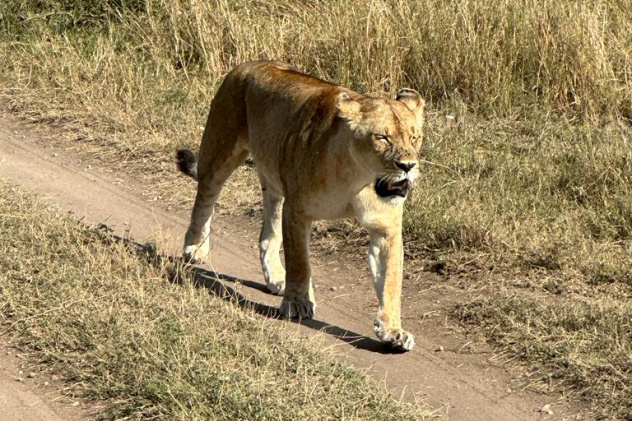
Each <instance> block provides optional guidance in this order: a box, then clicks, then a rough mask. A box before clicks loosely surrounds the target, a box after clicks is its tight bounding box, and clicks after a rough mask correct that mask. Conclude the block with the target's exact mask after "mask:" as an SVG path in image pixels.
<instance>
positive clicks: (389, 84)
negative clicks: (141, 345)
mask: <svg viewBox="0 0 632 421" xmlns="http://www.w3.org/2000/svg"><path fill="white" fill-rule="evenodd" d="M0 58H1V59H2V62H3V66H2V67H0V97H1V101H2V103H3V106H4V107H7V108H8V109H11V110H13V111H15V112H17V113H19V114H20V115H22V116H27V117H29V118H32V119H33V120H35V121H40V122H50V123H54V124H56V125H58V126H59V127H61V128H62V129H64V130H66V134H67V138H68V139H70V141H71V142H72V143H71V145H73V146H74V147H77V148H84V149H87V150H91V151H93V154H94V156H95V157H97V158H98V159H101V160H103V161H105V162H107V163H109V165H114V166H117V167H118V168H119V169H120V170H121V171H134V172H137V173H138V174H141V175H142V176H143V177H145V180H146V184H147V190H148V192H150V194H151V195H152V196H154V197H163V198H165V199H164V200H165V202H168V203H167V204H168V205H170V206H183V205H184V206H188V205H189V204H190V203H191V199H192V195H193V192H192V191H191V189H183V188H180V187H181V186H182V185H183V184H181V183H184V181H181V180H179V179H177V178H176V177H175V175H174V173H173V170H172V160H173V158H172V155H173V151H174V150H175V149H176V148H179V147H188V148H193V149H195V148H196V145H197V144H198V142H199V139H200V136H201V131H202V126H203V124H204V121H205V118H206V113H207V109H208V105H209V103H210V99H211V98H212V96H213V93H214V91H215V89H216V88H217V86H218V84H219V83H220V82H221V80H222V77H223V76H224V75H225V74H226V72H227V71H229V70H230V69H231V68H232V67H234V66H235V65H236V64H238V63H241V62H244V61H246V60H250V59H259V58H273V59H279V60H284V61H288V62H290V63H292V64H294V65H295V66H297V67H299V68H301V69H304V70H306V71H308V72H310V73H312V74H314V75H316V76H319V77H321V78H324V79H328V80H332V81H335V82H337V83H340V84H342V85H345V86H348V87H350V88H352V89H355V90H357V91H360V92H365V93H370V94H375V95H393V94H394V93H395V92H396V91H397V89H398V88H400V87H403V86H408V87H412V88H415V89H417V90H419V91H420V92H421V93H422V95H423V96H424V97H425V98H426V99H427V100H428V103H429V107H428V120H427V132H426V136H425V146H424V148H423V152H422V153H423V156H422V158H423V159H424V160H425V161H427V162H428V163H427V164H426V165H425V166H424V171H423V176H422V177H421V179H420V181H419V184H418V188H417V190H416V191H415V192H414V195H413V197H412V200H411V203H410V204H409V206H408V208H407V213H406V216H405V235H406V252H407V255H408V256H409V257H410V258H411V259H413V260H414V261H415V262H417V263H418V264H419V265H426V263H427V262H432V264H428V265H426V267H444V266H445V267H446V268H447V269H446V273H447V274H448V275H449V274H451V273H460V274H462V273H463V272H464V271H465V273H467V271H468V270H469V269H471V270H472V271H476V272H477V273H479V275H477V278H476V279H474V277H472V281H471V282H483V283H488V284H491V285H501V286H502V288H497V289H495V290H494V288H491V291H492V292H491V293H490V294H491V295H492V296H489V297H485V298H480V299H478V298H477V299H476V300H473V301H472V302H469V303H462V304H461V305H462V306H464V307H458V308H456V309H455V311H454V312H453V314H454V316H455V318H456V319H457V320H460V321H462V322H463V323H464V324H465V325H466V326H468V328H470V329H471V327H473V326H476V327H480V328H481V329H480V332H481V333H482V334H483V335H485V337H486V338H487V339H488V340H490V341H492V342H493V343H495V344H498V345H499V346H500V348H499V349H501V350H503V352H507V353H509V354H510V355H514V356H516V357H517V358H515V359H514V361H516V362H518V363H520V364H525V365H526V366H531V367H533V366H534V365H537V366H538V367H539V369H540V370H541V371H542V373H543V374H542V378H550V376H557V377H555V378H556V379H563V381H560V382H559V384H560V387H564V388H568V390H571V391H573V390H574V391H575V392H574V393H577V394H582V395H584V396H587V397H589V398H590V400H591V402H592V404H593V405H594V407H595V411H596V412H597V413H601V414H605V415H603V416H604V417H606V418H609V419H626V418H625V417H626V416H627V417H630V416H632V401H631V400H630V396H632V393H630V391H631V390H632V386H631V384H630V382H631V380H630V379H631V378H632V373H630V367H632V356H631V351H630V349H631V348H630V347H631V345H630V343H631V342H632V328H631V326H630V320H629V317H618V316H617V315H629V314H630V311H631V310H630V308H631V307H630V306H631V304H630V302H631V300H630V299H631V298H632V271H631V269H630V268H632V241H631V240H632V148H630V144H629V143H630V139H631V138H632V137H631V136H632V126H631V123H632V78H631V77H630V75H631V74H632V2H628V1H622V0H597V1H592V0H591V1H588V0H578V1H570V0H561V1H555V0H542V1H536V0H533V1H522V0H509V1H507V0H503V1H500V0H492V1H483V0H463V1H458V2H437V1H431V0H421V1H416V2H409V1H403V0H388V1H386V0H384V1H372V2H364V1H360V0H340V1H331V2H326V1H317V0H312V1H298V0H258V1H239V0H238V1H228V0H213V1H211V0H175V1H166V0H130V1H124V0H108V1H102V2H97V1H76V0H54V1H49V2H44V1H37V0H17V1H13V2H4V3H3V4H1V5H0ZM255 180H256V177H255V175H254V171H253V170H252V168H248V167H243V168H241V169H240V170H239V171H238V174H236V176H235V177H234V178H233V179H232V180H231V182H230V183H231V184H230V185H229V186H228V187H227V190H228V191H230V194H231V199H232V200H231V201H221V205H222V207H221V209H220V210H222V211H224V212H241V213H243V212H248V213H252V211H253V210H254V211H255V212H254V213H255V214H256V211H257V209H259V208H260V202H259V199H258V194H255V192H256V190H257V184H256V181H255ZM166 192H168V194H166ZM166 198H168V199H166ZM340 229H342V230H344V231H345V233H346V235H347V236H348V235H351V236H353V232H354V230H355V228H354V227H353V226H352V225H349V224H344V225H343V226H342V228H340V227H339V228H336V230H340ZM349 232H351V234H349ZM435 263H438V265H437V264H435ZM480 273H482V274H483V275H480ZM481 279H482V281H481ZM500 289H502V292H499V290H500ZM498 294H501V295H498ZM507 302H511V303H513V304H515V305H512V306H507V305H506V303H507ZM574 303H585V306H584V304H576V305H578V306H580V307H581V306H584V307H581V309H579V307H577V308H578V310H577V311H575V310H573V308H574V307H573V305H575V304H574ZM606 303H608V304H606ZM595 309H598V310H595ZM587 314H593V315H598V317H588V316H587ZM525 315H528V317H527V316H525ZM523 316H524V317H523ZM554 316H555V317H559V318H560V320H563V322H561V323H560V324H557V323H555V322H554V321H555V320H556V319H555V318H554ZM597 321H599V322H600V323H607V324H608V326H607V328H597V327H596V326H598V324H597ZM595 329H599V334H600V336H599V338H597V337H595V336H593V333H594V331H595ZM595 341H599V343H600V344H603V345H604V346H603V348H600V351H599V353H598V354H595V352H596V351H595V348H594V346H595ZM518 344H522V345H521V346H518ZM532 347H537V348H538V349H540V350H547V349H550V350H551V351H550V352H548V351H547V352H531V350H532ZM569 349H572V352H570V353H569V352H567V351H568V350H569ZM612 350H616V352H611V351H612ZM553 354H554V355H555V357H553V356H552V355H553ZM560 358H563V359H560ZM575 363H577V364H578V365H574V364H575ZM579 366H581V367H582V368H581V370H580V369H577V370H579V371H577V370H575V368H576V367H579ZM602 367H611V368H612V370H611V369H603V368H602ZM574 370H575V371H574ZM577 373H581V376H580V375H576V374H577ZM602 382H605V383H602ZM553 383H556V382H553ZM601 384H607V385H608V387H609V388H610V389H609V391H608V394H607V396H606V394H599V393H597V392H596V391H597V389H598V388H600V387H601V386H599V385H601ZM604 393H605V392H604Z"/></svg>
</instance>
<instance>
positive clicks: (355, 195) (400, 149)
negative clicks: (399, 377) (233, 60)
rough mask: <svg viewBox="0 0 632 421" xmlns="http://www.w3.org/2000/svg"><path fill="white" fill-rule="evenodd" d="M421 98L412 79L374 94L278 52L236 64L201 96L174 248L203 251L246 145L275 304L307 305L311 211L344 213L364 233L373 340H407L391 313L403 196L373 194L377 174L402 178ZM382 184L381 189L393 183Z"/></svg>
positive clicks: (298, 308)
mask: <svg viewBox="0 0 632 421" xmlns="http://www.w3.org/2000/svg"><path fill="white" fill-rule="evenodd" d="M423 108H424V101H423V99H422V98H421V97H420V96H419V94H418V93H417V92H415V91H412V90H402V91H400V94H398V99H377V98H371V97H368V96H365V95H361V94H358V93H355V92H353V91H351V90H348V89H345V88H342V87H340V86H336V85H334V84H331V83H328V82H324V81H322V80H319V79H316V78H313V77H311V76H308V75H305V74H303V73H300V72H298V71H297V70H295V69H292V68H291V67H290V66H288V65H286V64H284V63H279V62H270V61H257V62H250V63H245V64H243V65H240V66H238V67H236V68H235V69H234V70H233V71H232V72H230V73H229V74H228V75H227V76H226V79H225V80H224V82H223V83H222V85H221V86H220V88H219V90H218V92H217V94H216V95H215V98H214V99H213V102H212V104H211V110H210V113H209V117H208V122H207V124H206V129H205V131H204V136H203V139H202V144H201V146H200V151H199V162H198V171H197V174H198V178H199V183H198V193H197V197H196V201H195V206H194V208H193V212H192V215H191V225H190V227H189V230H188V232H187V235H186V239H185V249H184V255H185V258H187V259H189V260H193V261H206V260H207V257H208V253H209V239H208V236H209V233H210V217H211V214H212V209H213V204H214V203H215V201H216V199H217V196H218V195H219V193H220V190H221V188H222V186H223V184H224V182H225V181H226V179H227V178H228V176H229V175H230V174H231V173H232V172H233V170H234V169H235V168H236V167H237V166H238V165H240V164H241V163H242V162H243V161H244V159H245V157H246V156H247V155H248V154H250V155H251V156H252V158H253V160H254V161H255V163H256V168H257V171H258V174H259V178H260V180H261V186H262V190H263V196H264V201H263V203H264V224H263V228H262V231H261V236H260V256H261V263H262V266H263V272H264V276H265V279H266V282H267V284H268V288H269V289H270V290H271V291H272V292H273V293H277V294H283V295H284V297H283V302H282V303H281V308H280V311H281V313H282V314H284V315H286V316H287V317H312V316H313V315H314V310H315V308H316V303H315V301H314V293H313V288H312V283H311V272H310V265H309V236H310V227H311V223H312V221H313V220H317V219H335V218H346V217H355V218H357V220H358V221H359V222H360V223H361V224H362V225H363V226H365V227H366V228H367V230H368V231H369V235H370V240H371V245H370V249H369V264H370V267H371V272H372V275H373V281H374V285H375V289H376V292H377V296H378V299H379V305H380V307H379V311H378V315H377V320H376V322H375V332H376V334H377V336H378V337H379V338H380V339H381V340H382V341H384V342H387V343H389V344H391V345H393V346H395V347H399V348H403V349H411V348H412V346H413V344H414V339H413V336H412V335H411V334H410V333H408V332H405V331H404V330H402V328H401V317H400V307H401V305H400V296H401V285H402V264H403V257H402V255H403V251H402V233H401V230H402V210H403V202H404V198H402V197H399V196H389V197H384V198H383V197H380V196H378V194H377V193H376V188H375V186H376V180H377V179H378V178H379V177H381V178H384V179H386V180H387V181H388V182H397V181H399V180H403V179H407V180H408V181H409V182H410V183H412V181H414V178H415V177H416V176H417V174H418V169H419V165H418V163H417V153H418V149H419V146H420V144H421V140H420V139H421V135H422V126H423ZM377 135H386V136H388V138H387V139H384V138H380V137H379V136H377ZM406 164H408V167H407V169H406V170H402V165H406ZM413 164H416V165H414V166H413V167H412V169H411V168H410V167H411V166H412V165H413ZM398 165H399V166H398ZM388 186H389V192H391V191H392V190H391V186H393V184H388ZM281 243H282V244H283V246H284V251H285V262H286V266H285V268H283V265H282V263H281V258H280V256H279V250H280V248H281Z"/></svg>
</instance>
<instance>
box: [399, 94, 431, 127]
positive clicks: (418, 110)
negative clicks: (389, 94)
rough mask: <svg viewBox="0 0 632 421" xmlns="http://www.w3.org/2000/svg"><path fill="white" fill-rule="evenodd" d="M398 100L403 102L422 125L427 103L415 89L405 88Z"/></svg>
mask: <svg viewBox="0 0 632 421" xmlns="http://www.w3.org/2000/svg"><path fill="white" fill-rule="evenodd" d="M395 99H396V100H398V101H401V102H403V103H404V104H405V105H406V106H407V107H408V109H409V110H410V111H412V112H413V114H415V117H417V120H418V121H419V122H420V123H423V121H424V107H425V106H426V101H424V99H423V98H422V97H421V95H419V92H417V91H415V90H414V89H408V88H404V89H402V90H400V91H399V92H398V93H397V96H396V97H395Z"/></svg>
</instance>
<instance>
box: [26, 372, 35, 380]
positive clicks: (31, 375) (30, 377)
mask: <svg viewBox="0 0 632 421" xmlns="http://www.w3.org/2000/svg"><path fill="white" fill-rule="evenodd" d="M36 376H37V374H36V373H33V372H31V373H29V374H27V375H26V377H28V378H29V379H34V378H35V377H36Z"/></svg>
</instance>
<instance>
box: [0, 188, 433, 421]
mask: <svg viewBox="0 0 632 421" xmlns="http://www.w3.org/2000/svg"><path fill="white" fill-rule="evenodd" d="M0 193H1V194H0V237H1V238H2V239H3V240H2V241H0V267H1V268H2V271H0V330H1V331H2V332H3V333H4V334H3V337H5V338H7V336H6V335H8V337H9V338H11V341H12V342H13V343H14V344H15V345H16V346H18V347H20V348H21V349H22V350H25V351H26V353H27V355H29V357H30V358H31V359H33V360H35V361H38V362H40V363H41V364H44V365H46V367H48V368H49V369H52V370H53V371H54V372H57V373H59V374H60V375H61V376H62V377H63V379H64V380H66V381H67V382H69V383H70V384H72V385H73V386H72V387H70V388H69V390H68V392H67V393H72V394H74V395H75V396H80V397H83V398H85V399H87V400H97V401H101V402H102V405H100V406H103V407H105V410H104V411H103V412H102V413H100V414H99V419H141V418H142V419H145V418H147V419H149V418H151V419H165V420H202V419H206V420H208V419H217V420H236V419H248V420H268V419H270V420H271V419H275V420H276V419H287V420H299V419H301V420H302V419H313V420H322V419H361V420H365V419H371V420H388V419H393V420H395V419H397V420H400V419H405V420H418V419H428V418H429V414H428V413H427V412H424V410H423V409H421V408H420V407H419V406H417V405H414V404H410V403H402V402H400V401H398V400H396V399H394V398H393V397H391V396H390V395H389V394H388V392H386V391H385V387H384V385H379V384H376V383H374V382H372V381H370V380H368V379H367V377H366V376H365V375H364V374H362V373H360V372H358V371H355V370H353V369H351V368H349V367H348V366H347V365H345V364H344V363H341V362H339V361H338V360H337V359H335V358H334V355H333V353H332V352H330V351H327V349H326V348H324V347H323V346H322V345H321V344H320V341H322V338H318V337H315V338H311V339H304V338H300V337H298V336H297V335H296V334H293V333H291V331H287V330H286V329H287V327H288V325H287V324H284V323H278V322H274V321H272V320H271V319H267V318H265V317H263V316H259V315H256V314H255V313H254V312H253V311H251V310H243V309H241V308H240V307H238V306H237V305H234V304H232V303H231V302H228V301H223V300H221V299H220V298H217V297H214V296H213V295H211V294H209V293H208V291H207V290H206V289H205V288H196V287H194V286H193V282H192V280H191V279H190V277H189V275H188V274H187V273H186V271H183V269H182V268H181V267H178V266H177V265H174V264H171V263H165V262H161V261H160V260H159V259H156V258H155V256H152V255H151V254H150V253H148V252H147V251H146V250H144V249H140V248H139V249H136V248H130V247H127V246H125V245H124V244H121V243H118V242H115V241H113V239H112V238H111V237H109V236H108V235H107V234H105V233H102V232H96V231H94V230H91V229H88V228H87V227H85V226H83V225H81V224H79V223H78V222H77V221H76V220H73V219H72V218H70V217H69V216H67V215H63V214H61V213H60V212H58V211H56V210H54V209H52V208H50V207H48V206H45V205H42V204H41V203H40V202H38V201H36V200H34V199H33V198H32V197H29V196H25V195H24V194H23V193H21V192H20V191H18V190H16V189H15V188H9V187H7V186H6V185H0ZM174 279H177V280H178V282H174ZM290 330H291V329H290Z"/></svg>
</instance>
